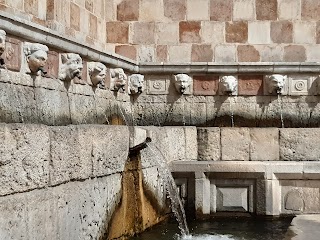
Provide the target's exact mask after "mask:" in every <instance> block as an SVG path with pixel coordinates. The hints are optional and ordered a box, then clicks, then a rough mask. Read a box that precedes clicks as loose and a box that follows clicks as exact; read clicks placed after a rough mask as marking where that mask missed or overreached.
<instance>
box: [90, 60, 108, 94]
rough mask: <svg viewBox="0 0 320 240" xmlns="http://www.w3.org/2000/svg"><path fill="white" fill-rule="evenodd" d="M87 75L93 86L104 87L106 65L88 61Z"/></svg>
mask: <svg viewBox="0 0 320 240" xmlns="http://www.w3.org/2000/svg"><path fill="white" fill-rule="evenodd" d="M88 69H89V76H90V80H91V82H92V85H93V86H99V87H100V88H103V89H104V88H105V79H106V76H107V67H106V66H105V65H104V64H102V63H100V62H91V63H89V68H88Z"/></svg>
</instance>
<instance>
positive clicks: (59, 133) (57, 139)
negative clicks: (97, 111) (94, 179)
mask: <svg viewBox="0 0 320 240" xmlns="http://www.w3.org/2000/svg"><path fill="white" fill-rule="evenodd" d="M83 135H87V136H85V137H82V136H83ZM91 141H92V134H91V133H90V131H88V129H87V128H84V127H77V126H61V127H51V128H50V149H51V152H50V154H51V164H50V185H51V186H54V185H57V184H61V183H65V182H68V181H70V180H81V179H86V178H88V177H90V176H91V175H92V161H91V145H90V142H91Z"/></svg>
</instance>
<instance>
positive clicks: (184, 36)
mask: <svg viewBox="0 0 320 240" xmlns="http://www.w3.org/2000/svg"><path fill="white" fill-rule="evenodd" d="M200 29H201V22H200V21H182V22H180V23H179V39H180V42H181V43H200V42H201V36H200Z"/></svg>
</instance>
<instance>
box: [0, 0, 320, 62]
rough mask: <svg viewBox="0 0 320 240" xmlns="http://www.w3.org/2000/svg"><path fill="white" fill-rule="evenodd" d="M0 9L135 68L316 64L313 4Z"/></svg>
mask: <svg viewBox="0 0 320 240" xmlns="http://www.w3.org/2000/svg"><path fill="white" fill-rule="evenodd" d="M0 11H5V12H9V13H12V14H14V15H16V16H18V17H22V18H25V19H28V20H31V21H33V22H36V23H39V24H41V25H43V26H46V27H48V28H51V29H53V30H56V31H58V32H59V33H61V34H62V35H65V36H69V37H70V36H71V37H74V38H76V39H77V40H79V41H81V42H84V43H86V44H92V45H94V46H95V47H99V48H100V49H101V50H104V51H107V52H110V53H113V52H114V53H118V54H120V55H123V56H125V57H129V58H131V59H134V60H138V61H141V62H168V63H170V62H172V63H176V62H279V61H280V62H282V61H283V62H314V61H320V45H319V43H320V1H318V0H267V1H266V0H109V1H104V0H64V1H58V0H19V1H18V0H1V1H0Z"/></svg>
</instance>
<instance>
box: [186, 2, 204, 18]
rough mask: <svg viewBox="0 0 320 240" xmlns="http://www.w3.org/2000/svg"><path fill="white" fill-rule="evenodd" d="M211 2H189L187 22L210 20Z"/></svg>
mask: <svg viewBox="0 0 320 240" xmlns="http://www.w3.org/2000/svg"><path fill="white" fill-rule="evenodd" d="M209 2H210V0H198V1H193V0H187V20H189V21H190V20H193V21H195V20H199V21H200V20H201V21H204V20H210V16H209V11H208V9H209Z"/></svg>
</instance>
